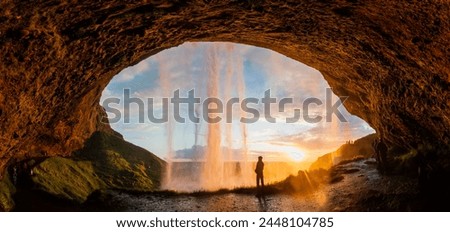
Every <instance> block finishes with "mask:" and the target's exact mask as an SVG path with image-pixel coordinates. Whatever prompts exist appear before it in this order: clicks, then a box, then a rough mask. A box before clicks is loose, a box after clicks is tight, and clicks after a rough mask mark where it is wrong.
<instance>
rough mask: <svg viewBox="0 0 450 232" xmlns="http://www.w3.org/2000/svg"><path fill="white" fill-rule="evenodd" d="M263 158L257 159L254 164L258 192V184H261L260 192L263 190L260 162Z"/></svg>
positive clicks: (261, 165) (262, 168) (262, 169)
mask: <svg viewBox="0 0 450 232" xmlns="http://www.w3.org/2000/svg"><path fill="white" fill-rule="evenodd" d="M262 159H263V157H262V156H259V157H258V162H257V163H256V169H255V172H256V188H257V189H258V190H260V183H261V190H262V189H264V174H263V171H264V163H263V161H262Z"/></svg>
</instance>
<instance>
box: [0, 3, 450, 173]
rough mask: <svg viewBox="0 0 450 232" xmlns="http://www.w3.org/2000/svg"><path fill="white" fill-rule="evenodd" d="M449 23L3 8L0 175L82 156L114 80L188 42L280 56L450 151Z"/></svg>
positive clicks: (329, 13)
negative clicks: (36, 161)
mask: <svg viewBox="0 0 450 232" xmlns="http://www.w3.org/2000/svg"><path fill="white" fill-rule="evenodd" d="M449 15H450V2H449V1H441V0H428V1H391V0H371V1H360V0H320V1H318V0H300V1H285V0H280V1H269V0H266V1H264V0H248V1H237V0H220V1H219V0H203V1H199V0H194V1H182V0H172V1H163V0H160V1H149V0H146V1H126V0H125V1H123V0H121V1H118V0H109V1H92V0H85V1H81V0H80V1H77V0H73V1H56V0H53V1H43V0H36V1H20V0H2V1H1V2H0V22H1V23H0V170H2V169H4V167H5V165H6V164H7V163H8V162H10V161H11V160H15V159H23V158H29V157H36V156H56V155H58V156H61V155H68V154H70V153H71V152H72V151H74V150H76V149H79V148H80V147H81V146H82V145H83V143H84V141H85V140H86V139H87V138H88V137H89V136H90V135H91V134H92V133H93V132H94V131H96V130H97V129H98V128H97V123H96V121H97V119H98V117H99V110H98V102H99V99H100V96H101V92H102V90H103V89H104V88H105V86H106V85H107V84H108V82H109V81H110V80H111V78H112V77H113V76H114V75H115V74H117V73H118V72H120V71H121V70H123V69H124V68H126V67H128V66H130V65H133V64H136V63H137V62H139V61H141V60H143V59H145V58H147V57H149V56H151V55H153V54H155V53H157V52H159V51H161V50H163V49H166V48H170V47H173V46H177V45H180V44H182V43H183V42H186V41H230V42H236V43H244V44H250V45H256V46H260V47H265V48H269V49H272V50H274V51H277V52H280V53H282V54H284V55H286V56H288V57H291V58H293V59H295V60H298V61H300V62H303V63H305V64H307V65H309V66H312V67H314V68H316V69H318V70H319V71H320V72H321V73H322V74H323V75H324V77H325V79H326V80H327V81H328V83H329V84H330V86H331V87H332V88H333V91H334V92H335V93H336V94H337V95H338V96H349V98H348V100H347V101H346V102H345V107H346V108H347V109H348V111H349V112H350V113H352V114H355V115H357V116H359V117H361V118H363V119H364V120H366V121H367V122H368V123H369V124H370V125H371V126H372V127H373V128H375V129H376V131H377V133H380V134H382V135H384V136H385V137H386V138H387V139H388V141H390V142H391V143H393V144H398V145H402V146H407V147H415V146H417V145H418V144H421V143H428V144H432V145H446V146H448V144H449V140H450V137H449V133H448V131H450V118H449V109H450V101H449V99H450V98H449V86H450V85H449V84H450V79H449V78H450V77H449V73H450V61H449V54H450V52H449V48H450V46H449V45H450V44H449V43H450V42H449V41H450V25H449V24H450V20H449ZM174 59H177V58H176V57H174Z"/></svg>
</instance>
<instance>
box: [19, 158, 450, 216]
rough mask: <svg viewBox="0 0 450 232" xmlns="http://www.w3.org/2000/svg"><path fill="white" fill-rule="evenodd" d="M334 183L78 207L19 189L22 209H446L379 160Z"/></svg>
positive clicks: (112, 197) (114, 199) (161, 195)
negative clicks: (383, 171)
mask: <svg viewBox="0 0 450 232" xmlns="http://www.w3.org/2000/svg"><path fill="white" fill-rule="evenodd" d="M334 170H335V171H334V173H333V176H334V177H333V178H332V181H331V182H330V183H329V184H326V185H321V187H320V188H319V189H318V190H316V191H314V192H313V193H310V194H286V193H280V192H277V193H270V194H265V195H264V196H257V195H256V194H255V192H254V191H245V192H242V191H241V192H237V191H219V192H210V193H190V194H176V193H173V192H154V193H130V192H124V191H113V190H109V191H104V192H101V193H97V194H93V196H91V197H90V198H89V199H88V201H87V202H86V203H84V204H83V205H77V204H73V203H70V202H66V201H62V200H58V199H54V198H53V197H49V196H48V195H44V194H43V193H39V192H33V191H32V192H30V191H19V193H18V194H16V203H17V205H16V209H15V210H16V211H133V212H134V211H138V212H141V211H156V212H161V211H168V212H186V211H270V212H274V211H275V212H276V211H436V210H437V211H442V210H445V208H439V207H437V206H439V205H441V206H444V205H448V204H440V202H430V201H428V200H424V199H429V197H428V198H424V197H423V196H422V195H421V194H420V193H419V191H418V185H417V181H416V179H413V178H409V177H405V176H384V175H380V174H379V172H378V171H377V169H376V165H375V161H374V160H373V159H363V160H357V161H354V162H350V163H346V164H341V165H338V166H336V167H335V169H334Z"/></svg>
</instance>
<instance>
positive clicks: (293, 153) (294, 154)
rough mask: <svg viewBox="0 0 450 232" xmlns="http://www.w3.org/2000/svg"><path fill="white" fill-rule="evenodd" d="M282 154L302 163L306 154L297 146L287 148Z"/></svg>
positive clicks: (283, 149)
mask: <svg viewBox="0 0 450 232" xmlns="http://www.w3.org/2000/svg"><path fill="white" fill-rule="evenodd" d="M282 152H284V153H285V154H286V155H287V156H288V157H289V158H291V159H293V160H294V161H295V162H300V161H302V160H303V159H304V158H305V152H303V151H302V150H300V149H299V148H298V147H295V146H285V147H283V148H282Z"/></svg>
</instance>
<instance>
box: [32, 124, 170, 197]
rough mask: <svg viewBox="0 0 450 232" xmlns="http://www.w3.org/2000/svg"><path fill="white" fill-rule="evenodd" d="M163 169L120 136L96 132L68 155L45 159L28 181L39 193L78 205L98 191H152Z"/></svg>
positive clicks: (141, 149) (160, 161)
mask: <svg viewBox="0 0 450 232" xmlns="http://www.w3.org/2000/svg"><path fill="white" fill-rule="evenodd" d="M164 166H165V162H164V161H163V160H161V159H160V158H158V157H157V156H155V155H154V154H152V153H150V152H149V151H147V150H145V149H143V148H140V147H138V146H135V145H133V144H131V143H129V142H127V141H125V140H124V139H123V138H122V137H121V136H120V134H118V133H108V132H96V133H94V134H93V135H92V136H91V138H90V139H89V140H88V141H87V142H86V144H85V147H84V148H83V149H81V150H79V151H77V152H75V153H74V154H73V155H72V156H70V157H65V158H63V157H53V158H48V159H46V160H45V161H44V162H42V163H40V164H39V165H37V166H36V167H34V169H33V172H34V176H33V177H32V180H33V182H34V183H35V185H36V186H37V188H38V189H40V190H42V191H45V192H47V193H50V194H52V195H55V196H58V197H61V198H64V199H69V200H73V201H77V202H80V203H81V202H84V201H85V200H86V199H87V197H88V196H89V195H90V194H92V193H93V192H94V191H96V190H101V189H121V190H131V191H152V190H155V189H156V188H158V187H159V184H160V182H161V176H162V172H163V170H164Z"/></svg>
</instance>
